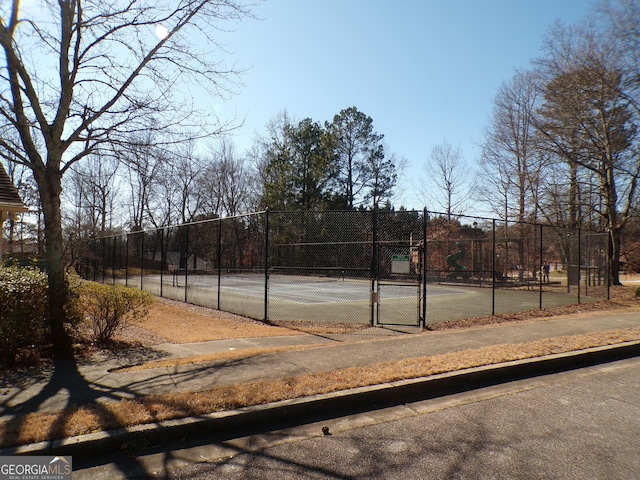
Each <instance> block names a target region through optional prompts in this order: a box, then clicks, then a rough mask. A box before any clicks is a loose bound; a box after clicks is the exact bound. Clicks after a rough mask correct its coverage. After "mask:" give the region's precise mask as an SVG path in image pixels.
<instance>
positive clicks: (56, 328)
mask: <svg viewBox="0 0 640 480" xmlns="http://www.w3.org/2000/svg"><path fill="white" fill-rule="evenodd" d="M34 176H35V178H36V182H37V183H38V191H39V193H40V201H41V204H42V213H43V216H44V231H45V245H46V249H47V251H46V254H47V275H48V279H49V280H48V282H49V315H50V316H49V322H50V328H51V340H52V342H53V349H54V355H55V356H56V357H59V358H69V357H71V356H73V350H72V348H71V339H70V337H69V335H68V334H67V332H66V330H65V322H66V314H65V306H66V304H67V284H66V281H65V268H64V247H63V241H62V210H61V206H60V195H61V193H62V174H61V173H60V171H51V170H50V167H49V168H47V169H45V170H44V171H40V170H34Z"/></svg>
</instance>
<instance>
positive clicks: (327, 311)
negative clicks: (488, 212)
mask: <svg viewBox="0 0 640 480" xmlns="http://www.w3.org/2000/svg"><path fill="white" fill-rule="evenodd" d="M608 245H609V244H608V236H607V234H601V233H593V232H586V231H584V230H579V229H567V228H564V229H563V228H557V227H553V226H548V225H541V224H530V223H514V222H504V221H499V220H494V219H487V218H478V217H466V216H447V215H444V214H439V213H434V212H428V211H426V210H423V211H405V210H402V211H397V212H389V211H374V212H371V211H324V212H308V211H293V212H276V211H264V212H258V213H253V214H249V215H241V216H236V217H228V218H220V219H215V220H207V221H202V222H195V223H190V224H184V225H179V226H172V227H166V228H160V229H155V230H146V231H139V232H130V233H127V234H122V235H115V236H110V237H104V238H99V239H97V240H94V241H93V242H91V243H90V245H89V248H88V249H87V251H88V252H89V253H88V255H87V256H86V257H85V258H83V259H81V261H80V262H79V264H78V270H79V271H80V273H81V274H82V275H83V276H84V277H85V278H87V279H91V280H95V281H100V282H104V283H121V284H125V285H128V286H130V287H135V288H140V289H143V290H146V291H148V292H150V293H152V294H154V295H157V296H160V297H165V298H170V299H174V300H179V301H184V302H189V303H193V304H197V305H202V306H205V307H210V308H214V309H218V310H224V311H228V312H232V313H236V314H240V315H244V316H247V317H251V318H255V319H259V320H264V321H269V322H273V323H279V322H299V321H303V322H318V323H325V324H326V323H332V324H344V323H358V324H368V325H407V326H424V325H425V324H428V323H437V322H443V321H449V320H457V319H462V318H469V317H474V316H481V315H494V314H497V313H507V312H517V311H525V310H535V309H542V308H548V307H553V306H558V305H566V304H573V303H580V302H585V301H594V300H600V299H606V298H608V296H609V283H610V282H609V278H608V265H609V261H608Z"/></svg>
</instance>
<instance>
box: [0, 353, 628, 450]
mask: <svg viewBox="0 0 640 480" xmlns="http://www.w3.org/2000/svg"><path fill="white" fill-rule="evenodd" d="M636 356H640V341H632V342H626V343H622V344H617V345H610V346H605V347H594V348H590V349H586V350H580V351H575V352H570V353H563V354H555V355H548V356H545V357H537V358H534V359H525V360H516V361H512V362H506V363H501V364H495V365H488V366H483V367H475V368H470V369H466V370H461V371H458V372H450V373H443V374H439V375H433V376H429V377H423V378H417V379H411V380H400V381H397V382H392V383H384V384H379V385H374V386H369V387H359V388H354V389H350V390H344V391H339V392H333V393H329V394H320V395H313V396H310V397H304V398H298V399H294V400H283V401H279V402H273V403H269V404H265V405H256V406H251V407H244V408H241V409H237V410H229V411H224V412H216V413H211V414H207V415H202V416H199V417H188V418H180V419H175V420H167V421H162V422H157V423H154V424H146V425H139V426H135V427H130V428H122V429H117V430H110V431H105V432H98V433H92V434H87V435H80V436H77V437H71V438H65V439H61V440H53V441H46V442H39V443H34V444H30V445H23V446H19V447H12V448H7V449H0V456H10V455H57V456H74V455H78V456H82V457H84V458H87V457H90V456H97V455H102V454H108V453H114V452H125V453H128V452H129V451H130V450H136V449H140V448H145V449H146V448H150V447H152V446H154V445H159V444H163V443H169V442H175V441H178V440H180V439H186V438H188V439H190V440H192V439H194V438H197V437H202V436H205V435H206V436H207V437H208V438H212V437H215V438H216V439H217V440H226V439H231V438H237V437H241V436H245V435H249V434H252V433H258V432H264V431H268V430H272V429H281V428H287V427H292V426H295V425H302V424H306V423H312V422H317V421H322V420H329V419H332V418H337V417H342V416H346V415H352V414H357V413H363V412H366V411H371V410H377V409H382V408H387V407H392V406H397V405H402V404H405V403H411V402H417V401H421V400H428V399H431V398H436V397H442V396H446V395H452V394H456V393H462V392H465V391H470V390H475V389H479V388H484V387H489V386H494V385H499V384H503V383H507V382H511V381H515V380H522V379H525V378H532V377H536V376H542V375H548V374H552V373H558V372H562V371H567V370H574V369H578V368H584V367H589V366H594V365H598V364H601V363H607V362H611V361H615V360H623V359H626V358H632V357H636Z"/></svg>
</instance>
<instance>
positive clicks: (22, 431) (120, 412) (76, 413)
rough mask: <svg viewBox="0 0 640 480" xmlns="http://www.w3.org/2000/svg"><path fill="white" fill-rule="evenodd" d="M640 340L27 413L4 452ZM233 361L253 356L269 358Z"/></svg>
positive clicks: (629, 337)
mask: <svg viewBox="0 0 640 480" xmlns="http://www.w3.org/2000/svg"><path fill="white" fill-rule="evenodd" d="M638 339H640V328H632V329H622V330H610V331H606V332H599V333H590V334H581V335H572V336H566V337H559V338H552V339H545V340H539V341H536V342H531V343H524V344H504V345H497V346H491V347H483V348H479V349H472V350H465V351H461V352H455V353H447V354H442V355H433V356H427V357H420V358H412V359H407V360H402V361H396V362H384V363H379V364H376V365H372V366H366V367H352V368H347V369H343V370H336V371H328V372H322V373H317V374H309V375H302V376H298V377H291V378H283V379H279V380H273V381H263V382H253V383H246V384H239V385H232V386H226V387H218V388H214V389H211V390H206V391H200V392H180V393H170V394H163V395H148V396H143V397H140V398H136V399H126V400H121V401H118V402H109V403H104V404H99V405H98V404H92V405H83V406H74V407H69V408H66V409H64V410H62V411H57V412H43V413H30V414H27V415H21V416H16V417H13V418H11V419H8V420H4V421H0V448H6V447H10V446H16V445H23V444H28V443H34V442H39V441H44V440H53V439H58V438H66V437H72V436H77V435H82V434H87V433H92V432H97V431H104V430H112V429H116V428H122V427H128V426H134V425H140V424H146V423H153V422H159V421H163V420H170V419H175V418H182V417H187V416H197V415H203V414H207V413H212V412H218V411H224V410H230V409H235V408H240V407H246V406H250V405H260V404H265V403H270V402H275V401H278V400H287V399H294V398H300V397H305V396H310V395H316V394H323V393H330V392H335V391H340V390H346V389H350V388H356V387H363V386H369V385H377V384H382V383H387V382H393V381H397V380H403V379H412V378H419V377H425V376H429V375H435V374H440V373H446V372H454V371H459V370H464V369H467V368H472V367H480V366H485V365H492V364H498V363H503V362H508V361H514V360H521V359H527V358H536V357H542V356H545V355H550V354H557V353H564V352H570V351H577V350H583V349H587V348H593V347H597V346H604V345H613V344H619V343H624V342H628V341H635V340H638ZM320 348H321V347H320ZM272 352H273V351H270V352H269V353H272ZM234 353H237V354H238V355H256V354H264V353H267V352H244V353H243V352H234ZM214 359H215V357H211V356H208V358H207V359H206V361H212V360H214ZM192 360H193V359H192Z"/></svg>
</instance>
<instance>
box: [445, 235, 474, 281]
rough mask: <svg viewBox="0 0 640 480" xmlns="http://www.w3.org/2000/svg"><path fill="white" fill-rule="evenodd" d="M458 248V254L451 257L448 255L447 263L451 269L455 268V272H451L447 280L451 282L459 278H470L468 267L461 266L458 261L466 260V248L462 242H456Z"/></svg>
mask: <svg viewBox="0 0 640 480" xmlns="http://www.w3.org/2000/svg"><path fill="white" fill-rule="evenodd" d="M456 247H458V251H457V252H456V253H452V254H451V255H447V256H446V258H445V261H446V262H447V264H448V265H449V266H451V267H453V272H450V273H449V274H448V275H447V278H448V279H450V280H454V279H456V278H458V277H462V278H469V272H467V267H465V266H464V265H460V264H459V263H458V260H461V259H462V258H464V248H463V247H462V244H461V243H460V242H456Z"/></svg>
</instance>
